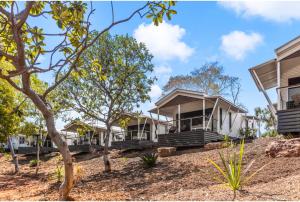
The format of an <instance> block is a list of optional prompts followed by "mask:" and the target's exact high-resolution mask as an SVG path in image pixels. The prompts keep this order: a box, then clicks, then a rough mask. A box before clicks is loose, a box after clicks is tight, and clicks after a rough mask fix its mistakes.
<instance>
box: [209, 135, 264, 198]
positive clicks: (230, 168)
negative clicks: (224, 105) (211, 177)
mask: <svg viewBox="0 0 300 202" xmlns="http://www.w3.org/2000/svg"><path fill="white" fill-rule="evenodd" d="M244 148H245V143H244V140H242V142H241V146H240V150H239V152H238V153H237V152H236V151H234V152H233V153H231V154H228V155H227V157H225V156H224V154H222V153H221V152H219V156H220V159H221V165H218V164H217V163H216V162H214V161H213V160H211V159H209V162H210V163H211V164H212V165H213V166H214V167H215V168H216V169H217V171H218V172H219V173H220V175H221V177H216V178H215V179H216V180H217V181H218V182H220V183H222V184H225V185H227V186H228V187H229V188H230V189H231V190H232V191H233V200H235V198H236V192H237V190H240V189H241V188H242V186H243V185H244V184H246V183H247V182H248V181H249V180H250V179H251V178H253V177H254V175H256V174H257V173H258V172H259V171H260V170H262V169H263V168H264V167H265V166H266V165H264V166H262V167H261V168H260V169H258V170H256V171H255V172H254V173H252V174H250V173H249V170H250V168H251V166H252V165H253V163H254V161H255V160H252V161H251V162H250V163H249V164H248V165H247V166H246V167H245V168H244V167H243V155H244Z"/></svg>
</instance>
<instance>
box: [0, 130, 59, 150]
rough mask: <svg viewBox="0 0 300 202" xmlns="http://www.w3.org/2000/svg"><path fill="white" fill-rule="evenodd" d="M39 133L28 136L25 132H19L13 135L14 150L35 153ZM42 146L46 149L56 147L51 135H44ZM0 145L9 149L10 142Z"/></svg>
mask: <svg viewBox="0 0 300 202" xmlns="http://www.w3.org/2000/svg"><path fill="white" fill-rule="evenodd" d="M37 140H38V136H37V135H31V136H26V135H23V134H18V135H15V136H12V137H11V141H12V145H13V147H14V150H15V151H16V152H17V153H21V154H28V153H34V152H36V150H37ZM41 144H42V148H43V150H44V151H48V150H51V149H53V148H54V147H55V145H54V144H53V143H52V141H51V139H50V137H49V136H48V135H47V136H43V137H42V143H41ZM0 147H3V148H4V149H5V150H7V151H9V146H8V143H3V144H1V145H0Z"/></svg>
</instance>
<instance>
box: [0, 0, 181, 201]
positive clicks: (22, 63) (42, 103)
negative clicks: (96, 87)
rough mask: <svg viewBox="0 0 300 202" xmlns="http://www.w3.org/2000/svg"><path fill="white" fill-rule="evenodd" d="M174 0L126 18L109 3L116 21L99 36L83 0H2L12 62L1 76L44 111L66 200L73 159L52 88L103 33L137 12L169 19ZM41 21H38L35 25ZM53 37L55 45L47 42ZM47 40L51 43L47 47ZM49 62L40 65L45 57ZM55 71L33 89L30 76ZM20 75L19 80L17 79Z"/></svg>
mask: <svg viewBox="0 0 300 202" xmlns="http://www.w3.org/2000/svg"><path fill="white" fill-rule="evenodd" d="M174 5H175V3H174V2H173V1H171V2H146V3H145V4H144V5H142V6H141V7H140V8H138V9H136V10H135V11H133V12H132V13H131V14H130V15H129V16H128V17H127V18H124V19H121V20H115V14H114V7H113V3H112V2H111V12H112V21H111V23H110V24H109V25H108V26H107V27H105V28H104V29H103V30H101V31H99V32H98V35H96V36H91V23H90V19H91V16H92V14H93V12H94V11H95V10H94V8H93V4H92V3H90V5H89V6H88V5H87V3H85V2H79V1H75V2H73V1H72V2H68V1H66V2H64V1H55V2H54V1H51V2H45V1H43V2H35V1H28V2H14V1H12V2H5V1H1V2H0V61H5V62H7V63H9V64H10V65H1V66H0V78H2V79H5V80H6V81H7V82H8V83H9V84H10V85H11V86H12V87H14V88H15V89H16V90H18V91H20V92H22V93H23V94H24V95H26V96H27V97H28V98H29V99H30V100H31V101H32V102H33V104H34V105H35V107H36V108H37V109H38V110H39V111H40V112H41V114H42V115H43V118H44V119H45V123H46V126H47V131H48V134H49V136H50V137H51V140H52V141H53V142H54V143H55V145H56V146H57V148H58V150H59V152H60V153H61V155H62V156H63V161H64V169H65V178H64V181H63V183H62V185H61V186H60V188H59V196H60V199H61V200H66V199H68V195H69V192H70V190H71V189H72V187H73V162H72V157H71V154H70V151H69V148H68V145H67V143H66V142H65V141H64V140H63V138H62V137H61V135H60V134H59V133H58V131H57V129H56V127H55V119H54V112H53V108H52V106H51V103H50V102H49V94H51V93H52V92H53V90H54V89H56V88H57V86H59V85H60V84H61V83H62V82H63V81H64V80H65V79H66V78H68V76H69V75H70V74H71V73H72V71H73V70H74V69H76V66H80V64H81V63H82V59H81V55H82V53H83V52H84V51H85V50H86V49H87V48H88V47H90V46H91V45H92V44H93V43H94V42H95V41H96V40H97V39H98V38H99V37H100V36H101V35H102V34H103V33H104V32H106V31H108V30H110V29H111V28H112V27H114V26H116V25H118V24H120V23H124V22H127V21H129V20H131V19H132V18H133V17H134V16H136V15H139V16H140V17H144V16H147V17H148V18H150V19H152V20H153V22H154V24H156V25H158V24H159V23H161V22H162V20H163V17H164V15H166V16H167V17H168V18H169V19H170V18H171V16H172V15H173V14H176V11H175V10H172V6H174ZM36 21H39V23H38V25H37V24H36V23H35V22H36ZM49 23H51V24H56V25H57V28H56V29H53V30H51V31H57V32H55V33H53V32H50V33H47V32H45V29H44V28H45V27H43V26H42V25H46V26H47V25H48V24H49ZM49 41H51V43H48V42H49ZM46 44H48V45H46ZM42 57H43V58H46V60H47V62H43V63H42V64H41V63H40V60H41V58H42ZM50 72H51V73H54V78H53V79H52V80H51V81H49V86H48V87H47V89H45V90H43V92H38V91H36V90H35V89H33V88H32V85H31V84H32V75H35V74H39V75H40V74H43V73H48V75H49V73H50ZM15 78H19V80H20V81H21V82H20V83H16V82H15V81H14V79H15Z"/></svg>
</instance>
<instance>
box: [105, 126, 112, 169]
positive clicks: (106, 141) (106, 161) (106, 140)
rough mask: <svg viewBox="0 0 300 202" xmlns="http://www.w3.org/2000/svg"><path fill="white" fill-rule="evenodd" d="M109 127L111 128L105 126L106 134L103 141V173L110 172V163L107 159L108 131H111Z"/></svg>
mask: <svg viewBox="0 0 300 202" xmlns="http://www.w3.org/2000/svg"><path fill="white" fill-rule="evenodd" d="M110 127H111V126H110V125H109V124H106V128H107V133H106V135H105V139H104V153H103V162H104V171H105V172H110V171H111V166H110V161H109V158H108V144H109V137H110V130H111V128H110Z"/></svg>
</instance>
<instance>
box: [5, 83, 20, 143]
mask: <svg viewBox="0 0 300 202" xmlns="http://www.w3.org/2000/svg"><path fill="white" fill-rule="evenodd" d="M19 104H20V95H19V94H18V93H16V92H15V91H14V89H13V88H12V87H11V86H10V85H9V84H8V83H7V82H6V81H4V80H2V79H0V142H6V141H7V137H8V136H11V135H15V134H16V133H17V131H18V126H19V124H20V122H21V121H22V120H23V119H22V118H23V117H22V114H23V111H22V109H23V108H21V107H18V106H19Z"/></svg>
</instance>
